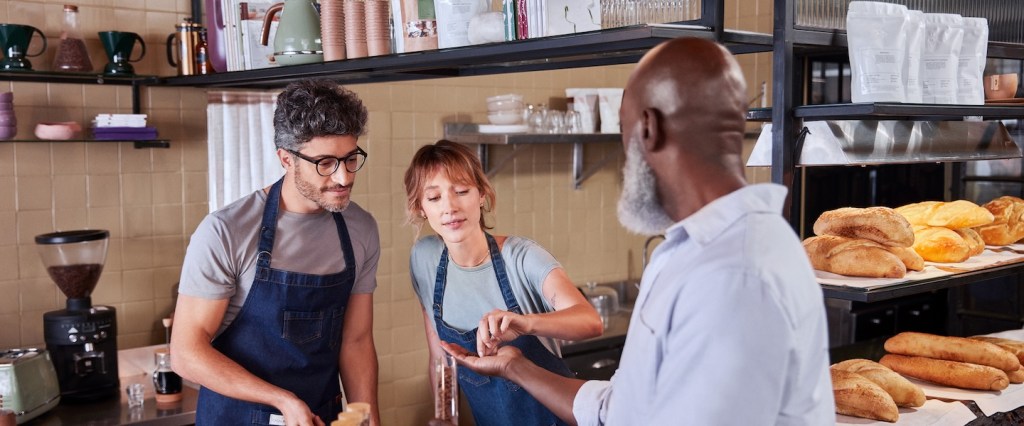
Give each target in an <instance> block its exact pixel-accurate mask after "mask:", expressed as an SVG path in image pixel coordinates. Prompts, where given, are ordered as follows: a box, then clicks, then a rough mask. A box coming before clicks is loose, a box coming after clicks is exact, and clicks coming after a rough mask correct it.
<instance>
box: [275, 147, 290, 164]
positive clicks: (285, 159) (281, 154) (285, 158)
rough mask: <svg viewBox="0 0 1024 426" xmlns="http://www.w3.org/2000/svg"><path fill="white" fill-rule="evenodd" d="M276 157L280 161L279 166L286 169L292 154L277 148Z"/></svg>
mask: <svg viewBox="0 0 1024 426" xmlns="http://www.w3.org/2000/svg"><path fill="white" fill-rule="evenodd" d="M277 159H278V160H280V161H281V167H283V168H285V169H287V168H288V167H290V166H291V165H292V159H293V157H292V155H291V153H289V152H288V151H285V150H283V149H281V148H278V149H277Z"/></svg>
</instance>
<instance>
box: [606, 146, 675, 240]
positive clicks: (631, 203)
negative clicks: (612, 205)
mask: <svg viewBox="0 0 1024 426" xmlns="http://www.w3.org/2000/svg"><path fill="white" fill-rule="evenodd" d="M656 188H657V179H656V178H655V176H654V170H651V166H650V165H649V164H647V161H644V157H643V151H642V150H641V148H640V143H639V142H633V143H630V144H629V147H628V148H626V164H625V165H623V166H622V194H621V195H620V196H619V205H618V214H619V222H620V223H622V226H623V227H624V228H626V230H628V231H630V232H632V233H634V234H640V235H658V234H663V233H664V232H665V230H666V229H668V227H669V226H672V224H673V223H675V222H673V221H672V218H670V217H669V216H668V213H665V209H664V208H663V207H661V203H659V202H658V194H657V190H656Z"/></svg>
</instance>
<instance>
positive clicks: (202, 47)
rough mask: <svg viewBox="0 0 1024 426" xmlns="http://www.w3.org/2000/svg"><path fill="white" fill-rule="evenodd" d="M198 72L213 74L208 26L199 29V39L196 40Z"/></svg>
mask: <svg viewBox="0 0 1024 426" xmlns="http://www.w3.org/2000/svg"><path fill="white" fill-rule="evenodd" d="M194 52H196V74H200V75H202V74H213V73H215V72H217V70H215V69H213V62H210V47H209V45H207V43H206V28H200V29H199V40H198V41H196V48H195V50H194Z"/></svg>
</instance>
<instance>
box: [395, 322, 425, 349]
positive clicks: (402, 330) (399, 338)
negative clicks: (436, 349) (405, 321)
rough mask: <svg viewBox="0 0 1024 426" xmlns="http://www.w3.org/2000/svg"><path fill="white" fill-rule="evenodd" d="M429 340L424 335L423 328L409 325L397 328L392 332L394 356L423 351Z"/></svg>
mask: <svg viewBox="0 0 1024 426" xmlns="http://www.w3.org/2000/svg"><path fill="white" fill-rule="evenodd" d="M426 341H427V338H426V336H424V334H423V327H421V326H414V325H407V326H401V327H395V328H394V329H392V330H391V344H392V347H393V351H394V352H393V353H394V354H402V353H406V352H412V351H415V350H420V349H423V348H424V347H425V346H426Z"/></svg>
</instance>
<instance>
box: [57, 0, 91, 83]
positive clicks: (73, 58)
mask: <svg viewBox="0 0 1024 426" xmlns="http://www.w3.org/2000/svg"><path fill="white" fill-rule="evenodd" d="M53 69H54V71H72V72H89V71H92V61H90V60H89V51H88V50H86V48H85V40H84V39H83V38H82V31H81V30H80V29H79V28H78V6H75V5H72V4H66V5H64V23H63V24H62V25H61V30H60V44H58V46H57V54H56V55H55V56H54V57H53Z"/></svg>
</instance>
